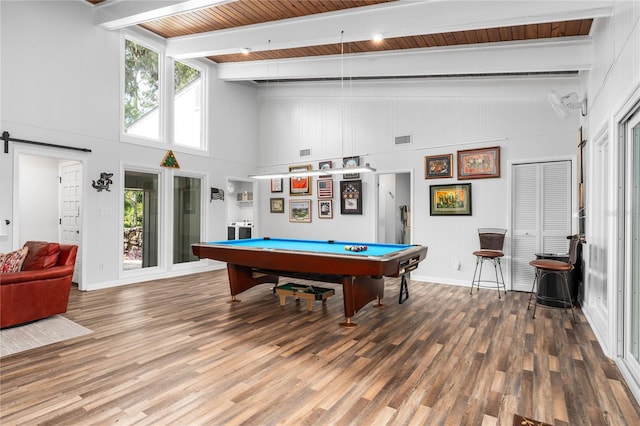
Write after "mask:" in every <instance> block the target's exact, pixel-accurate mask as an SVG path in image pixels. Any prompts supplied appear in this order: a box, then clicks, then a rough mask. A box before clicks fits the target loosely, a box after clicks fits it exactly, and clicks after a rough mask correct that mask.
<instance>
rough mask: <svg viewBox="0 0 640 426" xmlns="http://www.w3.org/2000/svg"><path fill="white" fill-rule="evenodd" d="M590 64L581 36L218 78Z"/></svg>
mask: <svg viewBox="0 0 640 426" xmlns="http://www.w3.org/2000/svg"><path fill="white" fill-rule="evenodd" d="M591 63H592V41H591V39H590V38H589V37H577V38H571V39H552V40H542V41H541V40H531V41H524V42H509V43H491V44H489V43H488V44H482V45H478V44H475V45H469V46H456V47H452V48H427V49H407V50H403V51H401V52H384V53H376V54H370V53H369V54H354V55H346V56H345V57H342V56H340V55H331V56H322V57H312V58H300V59H283V60H278V61H277V64H275V63H274V61H254V62H237V63H224V64H218V65H217V66H216V68H217V74H218V78H219V79H221V80H228V81H241V80H295V79H322V78H327V79H329V78H334V79H348V78H351V77H369V78H376V77H385V76H404V77H410V76H438V75H469V74H494V73H498V74H500V73H528V72H561V71H584V70H588V69H590V68H591ZM343 67H344V68H343ZM343 69H344V71H343Z"/></svg>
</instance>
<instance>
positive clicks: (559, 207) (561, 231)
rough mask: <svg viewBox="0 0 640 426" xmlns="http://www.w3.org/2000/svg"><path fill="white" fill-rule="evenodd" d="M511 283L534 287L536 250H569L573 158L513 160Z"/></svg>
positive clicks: (525, 288)
mask: <svg viewBox="0 0 640 426" xmlns="http://www.w3.org/2000/svg"><path fill="white" fill-rule="evenodd" d="M512 167H513V169H512V176H513V181H512V187H511V190H512V197H511V200H512V206H511V207H512V208H511V211H512V215H513V217H512V221H511V223H512V225H513V226H512V235H511V239H512V244H511V283H512V289H513V290H517V291H531V285H532V284H533V268H532V267H531V266H530V265H529V261H531V260H533V259H535V258H536V256H535V255H536V253H566V252H567V251H568V250H569V240H567V236H568V235H570V234H571V162H570V161H553V162H544V163H528V164H514V165H513V166H512Z"/></svg>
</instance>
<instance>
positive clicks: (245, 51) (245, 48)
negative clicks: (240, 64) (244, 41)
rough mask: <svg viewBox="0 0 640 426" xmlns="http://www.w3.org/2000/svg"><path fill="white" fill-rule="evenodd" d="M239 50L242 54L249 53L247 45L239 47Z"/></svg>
mask: <svg viewBox="0 0 640 426" xmlns="http://www.w3.org/2000/svg"><path fill="white" fill-rule="evenodd" d="M240 52H242V54H243V55H248V54H249V53H251V49H249V48H248V47H243V48H241V49H240Z"/></svg>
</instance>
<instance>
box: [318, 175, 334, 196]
mask: <svg viewBox="0 0 640 426" xmlns="http://www.w3.org/2000/svg"><path fill="white" fill-rule="evenodd" d="M317 182H318V198H333V179H318V180H317Z"/></svg>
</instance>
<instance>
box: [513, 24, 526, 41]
mask: <svg viewBox="0 0 640 426" xmlns="http://www.w3.org/2000/svg"><path fill="white" fill-rule="evenodd" d="M524 35H525V26H524V25H515V26H513V27H511V36H512V38H513V40H524V38H525V36H524Z"/></svg>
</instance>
